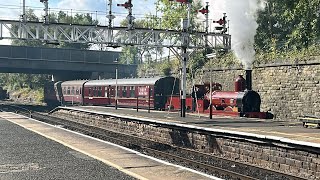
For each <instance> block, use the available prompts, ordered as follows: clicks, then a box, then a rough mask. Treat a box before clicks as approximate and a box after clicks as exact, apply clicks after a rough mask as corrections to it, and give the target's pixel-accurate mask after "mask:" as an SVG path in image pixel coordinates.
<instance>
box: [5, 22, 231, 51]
mask: <svg viewBox="0 0 320 180" xmlns="http://www.w3.org/2000/svg"><path fill="white" fill-rule="evenodd" d="M184 33H185V32H183V31H175V30H162V29H144V28H134V29H128V28H127V27H109V26H99V25H96V26H95V25H76V24H61V23H54V24H53V23H52V24H46V23H43V22H30V21H29V22H21V21H14V20H0V40H1V39H12V40H14V39H19V40H40V41H44V42H69V43H96V44H106V45H108V46H110V47H120V46H126V45H132V46H150V47H176V48H180V47H181V46H183V45H184V42H183V39H184V38H183V37H184V35H183V34H184ZM189 35H190V36H189V37H190V38H189V42H188V45H187V46H188V49H203V48H205V47H206V39H207V44H208V45H209V47H211V48H214V49H216V48H219V49H225V50H229V49H230V48H231V36H230V35H229V34H219V33H208V34H207V33H206V32H191V33H189Z"/></svg>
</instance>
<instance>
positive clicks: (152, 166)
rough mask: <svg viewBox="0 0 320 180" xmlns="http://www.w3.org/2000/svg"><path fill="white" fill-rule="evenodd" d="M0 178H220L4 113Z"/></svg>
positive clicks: (0, 133) (0, 126) (0, 132)
mask: <svg viewBox="0 0 320 180" xmlns="http://www.w3.org/2000/svg"><path fill="white" fill-rule="evenodd" d="M0 117H1V118H0V138H1V141H0V146H1V149H0V153H1V156H0V179H1V180H12V179H15V180H17V179H77V180H81V179H83V180H87V179H90V180H94V179H97V180H98V179H99V180H100V179H115V180H116V179H125V180H126V179H128V180H129V179H135V178H137V179H142V180H144V179H159V180H160V179H177V180H179V179H181V180H182V179H218V178H215V177H212V176H209V175H205V174H203V173H199V172H195V171H193V170H190V169H188V168H183V167H181V166H177V165H172V164H170V163H166V162H163V161H160V160H156V159H154V158H151V157H148V156H145V155H142V154H140V153H137V152H135V151H132V150H129V149H126V148H123V147H120V146H117V145H114V144H112V143H107V142H103V141H101V140H98V139H95V138H91V137H88V136H85V135H81V134H78V133H75V132H72V131H68V130H65V129H63V128H60V127H57V126H53V125H48V124H45V123H42V122H39V121H36V120H34V119H31V118H28V117H24V116H21V115H17V114H13V113H6V112H0Z"/></svg>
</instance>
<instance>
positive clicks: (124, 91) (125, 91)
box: [122, 86, 127, 97]
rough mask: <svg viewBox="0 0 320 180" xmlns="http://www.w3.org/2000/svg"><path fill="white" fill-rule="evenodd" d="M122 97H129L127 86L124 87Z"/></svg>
mask: <svg viewBox="0 0 320 180" xmlns="http://www.w3.org/2000/svg"><path fill="white" fill-rule="evenodd" d="M122 97H127V86H124V87H122Z"/></svg>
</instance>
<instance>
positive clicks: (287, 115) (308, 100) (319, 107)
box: [198, 58, 320, 121]
mask: <svg viewBox="0 0 320 180" xmlns="http://www.w3.org/2000/svg"><path fill="white" fill-rule="evenodd" d="M317 61H318V62H320V58H319V59H318V60H317ZM239 74H242V75H245V71H244V70H236V69H224V70H213V72H212V77H213V80H214V81H216V82H219V83H221V84H222V85H223V89H224V90H231V91H232V90H234V80H235V79H236V77H237V76H238V75H239ZM209 75H210V74H209V73H206V74H205V75H204V76H203V78H202V80H203V81H209ZM252 76H253V77H252V81H253V82H252V83H253V85H252V87H253V90H255V91H257V92H258V93H259V94H260V96H261V99H262V104H261V110H262V111H267V110H271V112H272V113H273V114H274V115H275V118H276V119H278V120H287V121H295V120H297V117H299V116H303V115H316V116H320V98H318V96H319V95H320V83H319V82H320V63H317V62H313V63H309V64H294V65H288V64H283V65H276V64H275V65H268V66H264V67H263V66H262V67H258V68H255V69H253V72H252ZM244 77H245V76H244ZM198 81H200V80H198Z"/></svg>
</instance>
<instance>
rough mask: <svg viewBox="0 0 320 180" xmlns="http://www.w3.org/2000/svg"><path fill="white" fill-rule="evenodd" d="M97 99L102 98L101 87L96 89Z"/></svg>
mask: <svg viewBox="0 0 320 180" xmlns="http://www.w3.org/2000/svg"><path fill="white" fill-rule="evenodd" d="M98 97H102V87H98Z"/></svg>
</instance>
